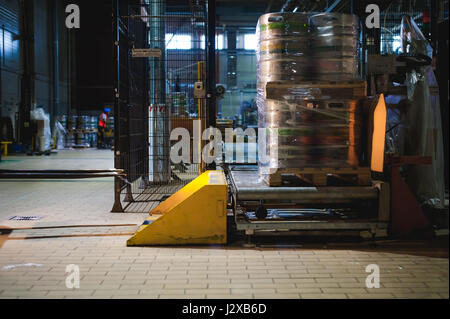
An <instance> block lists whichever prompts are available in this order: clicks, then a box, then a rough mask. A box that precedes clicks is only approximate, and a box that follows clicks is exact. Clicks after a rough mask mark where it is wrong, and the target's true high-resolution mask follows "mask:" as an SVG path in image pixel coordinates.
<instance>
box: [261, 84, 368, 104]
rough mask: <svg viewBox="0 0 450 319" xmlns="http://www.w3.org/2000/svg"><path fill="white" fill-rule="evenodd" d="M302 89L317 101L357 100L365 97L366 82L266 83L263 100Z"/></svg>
mask: <svg viewBox="0 0 450 319" xmlns="http://www.w3.org/2000/svg"><path fill="white" fill-rule="evenodd" d="M303 89H304V90H308V91H310V92H311V93H312V94H313V95H317V100H320V99H322V98H325V99H326V100H330V99H332V100H336V99H337V100H355V99H356V100H358V99H361V98H364V97H365V96H366V95H367V82H366V81H347V82H345V81H344V82H299V83H281V82H268V83H267V84H266V87H265V98H266V99H275V100H278V99H280V98H283V97H284V96H288V95H291V94H292V93H291V92H295V91H299V90H300V91H301V90H303ZM313 92H314V93H313ZM319 92H320V93H319Z"/></svg>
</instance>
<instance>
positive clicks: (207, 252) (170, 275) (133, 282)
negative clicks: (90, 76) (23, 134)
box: [0, 150, 449, 299]
mask: <svg viewBox="0 0 450 319" xmlns="http://www.w3.org/2000/svg"><path fill="white" fill-rule="evenodd" d="M107 167H112V153H111V152H110V151H92V150H77V151H65V152H59V154H58V155H52V156H50V157H14V156H11V157H8V158H7V161H6V162H2V163H0V169H7V168H35V169H38V168H71V169H75V168H107ZM112 202H113V183H112V179H108V178H102V179H97V180H79V181H75V180H72V181H56V180H53V181H17V180H14V181H13V180H0V203H1V204H0V225H2V226H8V227H29V226H57V225H93V224H95V225H106V224H108V225H111V224H134V225H135V226H109V227H100V226H97V227H92V228H91V227H89V228H87V227H80V228H56V229H33V230H15V231H13V232H11V233H10V234H5V235H1V236H0V247H1V248H0V298H283V299H287V298H449V264H448V257H445V258H437V257H430V256H433V253H429V254H426V253H425V254H424V253H423V252H424V251H425V252H426V251H427V248H426V246H424V247H425V248H420V247H418V248H417V249H416V250H415V249H408V250H406V251H405V250H403V251H402V250H399V249H398V248H397V249H392V250H390V249H386V248H384V249H376V248H370V249H368V248H367V247H366V246H361V247H358V246H349V247H343V246H342V245H340V246H339V248H330V247H331V246H329V247H328V249H319V248H316V247H314V248H307V247H308V246H307V245H305V246H304V247H302V248H289V249H287V248H285V249H283V248H276V249H275V248H264V249H263V248H255V249H245V248H241V247H239V246H237V247H236V246H232V247H218V246H212V247H158V248H155V247H126V245H125V242H126V239H127V238H128V237H129V235H120V234H128V233H132V232H134V230H135V229H136V228H137V225H139V224H140V223H141V222H142V221H143V220H144V218H145V216H146V214H133V213H127V214H111V213H109V209H110V208H111V207H112ZM14 215H38V216H42V219H40V220H38V221H10V220H8V219H9V217H11V216H14ZM96 234H97V235H98V234H103V235H104V236H93V235H96ZM61 235H63V236H64V235H66V236H67V235H77V236H78V237H58V236H61ZM83 235H90V236H83ZM30 236H33V237H39V236H47V237H48V236H55V237H53V238H34V239H20V238H23V237H30ZM416 251H417V253H416ZM419 252H420V253H419ZM439 252H440V253H439V254H434V255H437V256H448V254H447V253H446V252H445V251H444V253H442V249H441V250H439ZM69 264H75V265H78V266H79V269H80V288H73V289H69V288H66V279H67V276H68V275H70V273H66V266H67V265H69ZM369 264H376V265H378V266H379V269H380V288H366V283H365V282H366V278H367V276H368V275H369V273H367V272H366V271H365V269H366V266H367V265H369Z"/></svg>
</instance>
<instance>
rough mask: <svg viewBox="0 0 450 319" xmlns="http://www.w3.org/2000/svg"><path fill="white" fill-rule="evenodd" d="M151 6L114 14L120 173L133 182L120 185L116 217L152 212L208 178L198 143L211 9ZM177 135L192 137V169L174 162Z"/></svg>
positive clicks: (156, 2)
mask: <svg viewBox="0 0 450 319" xmlns="http://www.w3.org/2000/svg"><path fill="white" fill-rule="evenodd" d="M120 2H121V1H120ZM146 2H147V3H146V4H141V5H137V6H136V5H126V6H124V5H123V4H119V1H118V2H117V3H116V7H115V9H114V10H115V18H114V21H113V22H114V31H115V33H114V34H115V36H114V45H115V70H116V86H115V87H116V92H115V94H116V99H115V112H114V116H115V132H116V134H115V167H116V168H122V169H124V170H125V173H126V178H116V180H115V203H114V207H113V209H112V211H113V212H122V211H125V212H148V211H150V210H151V209H152V208H154V207H155V206H156V205H158V204H159V203H160V202H161V201H163V200H165V199H166V198H167V197H169V196H170V195H172V194H173V193H175V192H176V191H177V190H178V189H180V188H181V187H183V186H184V185H185V184H187V183H188V182H190V181H191V180H193V179H194V178H195V177H197V176H198V175H199V173H200V172H201V171H202V170H203V167H202V166H201V165H202V164H201V160H200V159H197V158H195V157H194V156H193V153H194V152H193V148H195V147H198V148H200V147H201V145H198V144H197V145H195V141H194V139H193V136H194V134H195V133H196V132H194V131H198V132H197V133H200V132H201V131H202V129H203V128H204V127H205V118H206V116H205V115H206V99H205V98H195V97H194V84H195V82H198V81H201V82H205V78H206V77H205V71H206V62H207V54H206V50H205V48H206V47H207V36H206V34H207V27H208V25H207V7H206V4H205V1H186V4H185V5H184V6H180V2H179V1H177V5H176V6H175V2H173V3H174V4H173V5H172V1H164V0H151V1H146ZM142 49H144V50H142ZM177 127H180V128H184V129H187V131H188V132H189V136H190V156H189V159H190V160H189V162H187V163H186V162H181V163H177V164H174V163H172V162H171V159H170V150H171V145H172V144H173V143H176V142H177V141H171V140H170V133H171V130H172V129H174V128H177ZM200 136H201V134H200ZM175 138H178V137H177V136H175ZM200 154H201V152H200ZM122 203H124V205H123V204H122Z"/></svg>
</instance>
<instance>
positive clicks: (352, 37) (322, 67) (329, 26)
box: [310, 13, 359, 81]
mask: <svg viewBox="0 0 450 319" xmlns="http://www.w3.org/2000/svg"><path fill="white" fill-rule="evenodd" d="M310 27H311V53H312V57H313V60H312V63H313V68H314V71H313V73H314V77H315V78H316V79H318V80H322V81H345V80H354V79H357V78H358V77H359V68H358V64H359V58H358V53H359V19H358V17H357V16H355V15H351V14H341V13H324V14H318V15H314V16H312V17H311V19H310Z"/></svg>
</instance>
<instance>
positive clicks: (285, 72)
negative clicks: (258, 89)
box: [257, 13, 311, 83]
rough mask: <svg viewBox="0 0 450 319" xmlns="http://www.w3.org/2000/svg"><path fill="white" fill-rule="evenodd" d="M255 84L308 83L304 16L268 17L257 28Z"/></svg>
mask: <svg viewBox="0 0 450 319" xmlns="http://www.w3.org/2000/svg"><path fill="white" fill-rule="evenodd" d="M257 34H258V35H257V38H258V40H259V41H258V48H257V55H258V77H259V81H258V83H266V82H270V81H301V80H306V79H308V75H309V73H310V71H311V70H310V68H311V65H310V62H309V58H308V57H309V52H308V50H309V32H308V16H307V15H305V14H301V13H268V14H265V15H263V16H261V17H260V19H259V20H258V26H257Z"/></svg>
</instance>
